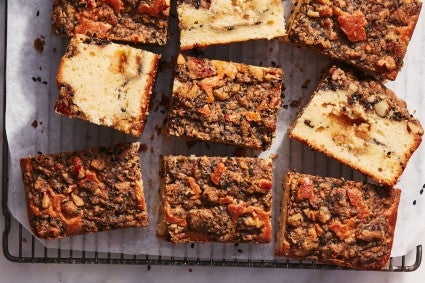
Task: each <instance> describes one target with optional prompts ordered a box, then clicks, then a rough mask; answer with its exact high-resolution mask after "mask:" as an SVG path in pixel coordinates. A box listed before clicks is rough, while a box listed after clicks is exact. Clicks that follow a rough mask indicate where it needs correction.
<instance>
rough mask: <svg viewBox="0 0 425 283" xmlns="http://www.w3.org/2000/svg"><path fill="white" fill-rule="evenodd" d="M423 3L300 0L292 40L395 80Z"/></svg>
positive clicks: (290, 32) (417, 0) (292, 21)
mask: <svg viewBox="0 0 425 283" xmlns="http://www.w3.org/2000/svg"><path fill="white" fill-rule="evenodd" d="M421 6H422V2H421V1H420V0H412V1H357V0H344V1H340V0H327V1H316V0H300V1H298V3H297V5H296V9H295V11H294V13H293V15H292V17H291V19H290V21H289V23H288V38H289V40H290V41H291V42H293V43H295V44H299V45H302V46H304V47H306V48H308V49H311V50H314V51H318V52H320V53H323V54H326V55H329V56H331V57H333V58H335V59H338V60H342V61H345V62H348V63H350V64H353V65H355V66H357V67H360V68H362V69H364V70H365V71H367V72H370V73H372V74H374V75H377V76H380V77H381V78H385V79H386V78H388V79H391V80H394V79H395V78H396V76H397V73H398V71H399V70H400V68H401V67H402V64H403V57H404V55H405V53H406V50H407V45H408V43H409V41H410V38H411V35H412V33H413V30H414V28H415V25H416V22H417V20H418V16H419V12H420V10H421Z"/></svg>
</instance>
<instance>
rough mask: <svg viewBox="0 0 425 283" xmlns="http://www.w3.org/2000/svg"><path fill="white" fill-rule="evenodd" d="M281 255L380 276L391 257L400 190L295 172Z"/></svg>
mask: <svg viewBox="0 0 425 283" xmlns="http://www.w3.org/2000/svg"><path fill="white" fill-rule="evenodd" d="M283 186H284V193H283V198H282V205H281V214H280V218H279V229H278V234H277V239H276V255H280V256H287V257H294V258H298V259H302V260H312V261H319V262H323V263H328V264H333V265H339V266H345V267H349V268H353V269H362V270H380V269H383V268H384V267H386V265H387V263H388V260H389V258H390V255H391V248H392V243H393V238H394V229H395V225H396V220H397V210H398V204H399V201H400V190H398V189H394V188H387V187H381V186H377V185H372V184H367V183H362V182H355V181H346V180H344V179H336V178H327V177H326V178H325V177H319V176H312V175H307V174H299V173H296V172H293V171H289V172H288V173H287V174H286V176H285V178H284V181H283Z"/></svg>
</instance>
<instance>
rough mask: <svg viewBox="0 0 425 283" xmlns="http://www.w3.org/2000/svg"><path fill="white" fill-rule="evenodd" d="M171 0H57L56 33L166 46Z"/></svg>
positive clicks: (53, 20)
mask: <svg viewBox="0 0 425 283" xmlns="http://www.w3.org/2000/svg"><path fill="white" fill-rule="evenodd" d="M169 12H170V0H142V1H136V0H80V1H75V0H53V16H52V33H53V34H55V35H60V36H74V35H77V34H84V35H87V36H91V37H97V38H105V39H111V40H119V41H128V42H134V43H153V44H158V45H165V43H166V42H167V33H168V15H169Z"/></svg>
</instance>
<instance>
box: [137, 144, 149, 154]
mask: <svg viewBox="0 0 425 283" xmlns="http://www.w3.org/2000/svg"><path fill="white" fill-rule="evenodd" d="M147 150H148V145H147V144H145V143H142V144H140V148H139V152H142V151H143V152H144V151H147Z"/></svg>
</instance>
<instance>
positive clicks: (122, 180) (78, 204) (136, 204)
mask: <svg viewBox="0 0 425 283" xmlns="http://www.w3.org/2000/svg"><path fill="white" fill-rule="evenodd" d="M139 146H140V145H139V143H131V144H120V145H116V146H113V147H109V148H92V149H89V150H80V151H75V152H65V153H58V154H47V155H38V156H29V157H27V158H22V159H21V169H22V176H23V182H24V187H25V195H26V199H27V204H28V218H29V224H30V226H31V229H32V231H33V232H34V234H35V235H36V236H37V237H39V238H43V239H59V238H63V237H67V236H73V235H78V234H85V233H92V232H97V231H107V230H113V229H117V228H127V227H142V226H147V225H148V216H147V212H146V205H145V199H144V196H143V184H142V175H141V173H140V165H139V155H138V154H139V152H138V150H139Z"/></svg>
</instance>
